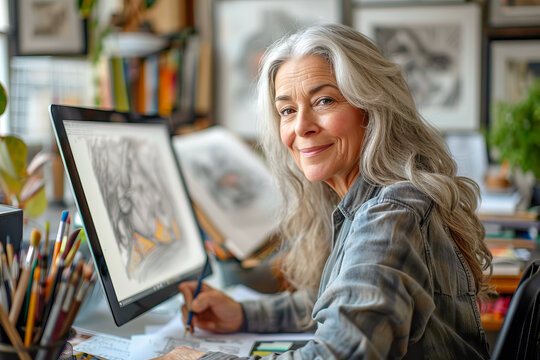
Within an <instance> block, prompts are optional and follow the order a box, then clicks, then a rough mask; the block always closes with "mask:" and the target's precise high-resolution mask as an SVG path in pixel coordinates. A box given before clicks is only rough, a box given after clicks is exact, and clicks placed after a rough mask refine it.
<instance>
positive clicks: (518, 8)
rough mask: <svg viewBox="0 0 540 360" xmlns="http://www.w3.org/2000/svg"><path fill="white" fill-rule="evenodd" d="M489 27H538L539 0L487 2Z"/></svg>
mask: <svg viewBox="0 0 540 360" xmlns="http://www.w3.org/2000/svg"><path fill="white" fill-rule="evenodd" d="M488 6H489V24H490V25H491V26H540V0H489V5H488Z"/></svg>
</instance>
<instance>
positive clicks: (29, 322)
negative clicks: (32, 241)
mask: <svg viewBox="0 0 540 360" xmlns="http://www.w3.org/2000/svg"><path fill="white" fill-rule="evenodd" d="M37 261H38V263H40V262H41V256H39V257H38V260H37ZM40 270H41V269H40V267H39V266H38V267H37V268H36V272H35V274H34V279H33V280H32V292H31V295H30V304H29V305H28V314H27V316H26V329H25V333H24V346H30V345H31V344H32V335H33V334H34V324H35V320H36V302H37V298H38V292H39V289H38V288H39V280H38V279H39V272H40Z"/></svg>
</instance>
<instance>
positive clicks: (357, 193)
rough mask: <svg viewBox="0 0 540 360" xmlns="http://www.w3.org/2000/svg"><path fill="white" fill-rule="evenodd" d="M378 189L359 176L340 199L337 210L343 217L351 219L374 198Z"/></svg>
mask: <svg viewBox="0 0 540 360" xmlns="http://www.w3.org/2000/svg"><path fill="white" fill-rule="evenodd" d="M380 189H381V187H380V186H378V185H375V184H371V183H369V182H368V181H367V180H366V179H365V178H364V177H363V176H361V175H360V176H358V178H357V179H356V180H355V182H354V183H353V184H352V186H351V187H350V189H349V191H347V193H346V194H345V196H344V197H343V199H341V201H340V202H339V204H338V206H337V208H338V209H339V211H340V212H341V213H342V214H343V216H345V217H347V218H348V219H352V218H353V217H354V214H355V213H356V210H358V208H359V207H360V206H362V204H363V203H365V202H366V201H368V200H369V199H371V198H372V197H374V196H375V195H376V194H377V193H378V192H379V191H380Z"/></svg>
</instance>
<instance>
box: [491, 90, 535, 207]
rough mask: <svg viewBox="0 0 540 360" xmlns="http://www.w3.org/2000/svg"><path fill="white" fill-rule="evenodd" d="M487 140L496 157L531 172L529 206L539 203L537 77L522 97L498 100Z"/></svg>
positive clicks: (523, 170)
mask: <svg viewBox="0 0 540 360" xmlns="http://www.w3.org/2000/svg"><path fill="white" fill-rule="evenodd" d="M492 114H493V116H492V119H493V121H492V123H491V124H490V128H489V131H488V143H489V144H490V146H491V147H492V148H493V149H494V150H495V152H496V153H497V157H498V159H499V160H501V161H502V160H505V159H506V160H507V161H508V162H509V164H510V166H511V168H512V169H520V170H521V171H522V172H523V173H527V172H530V173H532V174H533V175H534V179H535V184H534V185H533V191H532V199H531V205H533V206H534V205H539V204H540V80H535V81H534V82H533V83H532V85H531V86H530V88H529V89H528V91H527V94H526V96H525V97H524V98H523V100H521V101H519V102H517V103H512V104H511V103H504V102H501V103H497V104H496V106H495V107H494V108H493V111H492Z"/></svg>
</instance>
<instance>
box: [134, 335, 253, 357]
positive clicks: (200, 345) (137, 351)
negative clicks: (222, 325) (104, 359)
mask: <svg viewBox="0 0 540 360" xmlns="http://www.w3.org/2000/svg"><path fill="white" fill-rule="evenodd" d="M178 346H186V347H189V348H192V349H197V350H199V351H205V352H206V351H221V352H224V353H227V354H233V355H237V356H247V355H248V354H249V352H250V350H251V347H252V346H253V339H251V337H248V338H245V339H241V338H238V337H235V338H230V337H227V336H214V337H206V336H203V337H199V336H197V335H195V336H192V335H188V336H186V337H185V338H181V337H180V338H171V337H167V338H163V337H161V336H159V335H135V336H132V337H131V346H130V352H131V354H132V356H131V359H134V360H138V359H140V360H146V359H150V358H153V357H157V356H160V355H164V354H166V353H168V352H169V351H171V350H173V349H174V348H176V347H178Z"/></svg>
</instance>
